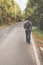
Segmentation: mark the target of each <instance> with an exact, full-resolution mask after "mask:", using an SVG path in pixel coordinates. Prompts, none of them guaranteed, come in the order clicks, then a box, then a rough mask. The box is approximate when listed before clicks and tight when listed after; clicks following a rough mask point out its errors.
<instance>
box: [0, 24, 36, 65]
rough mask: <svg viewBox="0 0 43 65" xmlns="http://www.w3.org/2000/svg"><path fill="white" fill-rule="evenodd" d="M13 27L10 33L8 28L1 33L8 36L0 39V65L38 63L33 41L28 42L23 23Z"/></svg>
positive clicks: (31, 64) (30, 64) (29, 64)
mask: <svg viewBox="0 0 43 65" xmlns="http://www.w3.org/2000/svg"><path fill="white" fill-rule="evenodd" d="M11 28H12V30H11V31H10V32H9V34H6V33H5V31H6V30H5V31H4V33H3V32H2V33H1V34H3V35H5V34H6V35H7V36H6V37H4V36H2V37H3V39H4V40H3V39H2V40H1V41H0V65H37V63H36V57H35V52H34V49H33V46H32V43H31V44H28V43H27V42H26V38H25V30H24V28H23V23H19V24H18V25H16V26H15V25H13V27H11ZM8 29H9V28H8ZM3 30H4V29H3ZM0 31H1V30H0ZM0 38H1V37H0Z"/></svg>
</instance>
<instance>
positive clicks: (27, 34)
mask: <svg viewBox="0 0 43 65" xmlns="http://www.w3.org/2000/svg"><path fill="white" fill-rule="evenodd" d="M30 34H31V32H29V31H26V41H27V42H29V43H30Z"/></svg>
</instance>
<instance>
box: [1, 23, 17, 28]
mask: <svg viewBox="0 0 43 65" xmlns="http://www.w3.org/2000/svg"><path fill="white" fill-rule="evenodd" d="M15 23H16V22H12V23H10V24H8V25H5V24H4V25H1V26H0V29H2V28H5V27H8V26H10V25H13V24H15Z"/></svg>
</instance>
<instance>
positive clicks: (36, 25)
mask: <svg viewBox="0 0 43 65" xmlns="http://www.w3.org/2000/svg"><path fill="white" fill-rule="evenodd" d="M25 19H26V20H27V19H29V20H30V21H32V24H33V33H35V34H37V35H38V36H39V37H40V38H42V39H43V0H27V5H26V8H25Z"/></svg>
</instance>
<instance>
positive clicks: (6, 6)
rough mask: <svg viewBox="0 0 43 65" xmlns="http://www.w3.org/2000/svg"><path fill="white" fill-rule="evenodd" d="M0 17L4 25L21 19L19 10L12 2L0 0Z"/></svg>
mask: <svg viewBox="0 0 43 65" xmlns="http://www.w3.org/2000/svg"><path fill="white" fill-rule="evenodd" d="M0 17H1V18H2V20H3V23H4V24H10V22H12V21H17V20H16V19H18V21H19V19H20V17H21V9H20V7H19V5H18V4H17V3H16V2H15V1H14V0H0Z"/></svg>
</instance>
